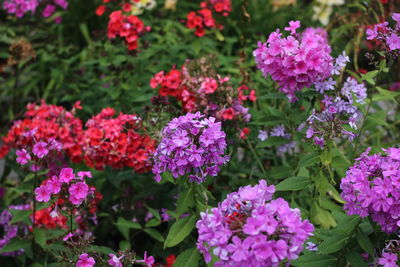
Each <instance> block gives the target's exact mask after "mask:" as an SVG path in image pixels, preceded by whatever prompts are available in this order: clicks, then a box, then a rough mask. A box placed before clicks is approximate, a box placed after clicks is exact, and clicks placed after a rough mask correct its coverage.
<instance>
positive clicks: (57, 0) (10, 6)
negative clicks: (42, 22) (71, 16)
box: [3, 0, 68, 23]
mask: <svg viewBox="0 0 400 267" xmlns="http://www.w3.org/2000/svg"><path fill="white" fill-rule="evenodd" d="M38 6H39V1H38V0H5V1H4V3H3V8H4V9H5V10H6V11H7V13H8V14H15V16H16V17H17V18H22V17H23V16H24V15H25V13H27V12H29V11H30V12H31V13H32V14H34V13H35V12H36V9H37V8H38ZM57 6H58V7H60V8H62V9H64V10H66V9H67V8H68V2H67V0H51V1H47V4H46V6H45V7H44V8H43V11H42V16H43V17H45V18H47V17H50V16H51V15H53V14H54V12H55V11H56V8H57ZM55 21H56V23H60V22H61V17H57V18H56V19H55Z"/></svg>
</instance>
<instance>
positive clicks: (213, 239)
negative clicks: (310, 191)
mask: <svg viewBox="0 0 400 267" xmlns="http://www.w3.org/2000/svg"><path fill="white" fill-rule="evenodd" d="M274 192H275V187H274V186H268V185H267V183H266V182H265V181H264V180H261V181H260V182H259V183H258V184H257V185H255V186H245V187H241V188H239V190H238V192H233V193H230V194H229V195H228V196H227V198H226V199H225V200H224V201H223V202H222V203H220V204H219V205H218V207H217V208H212V209H211V212H210V213H201V219H200V220H199V221H197V223H196V227H197V229H198V232H199V238H198V243H197V248H198V249H199V251H200V252H201V253H202V254H203V255H204V258H205V261H206V262H210V260H211V255H210V252H209V251H210V250H211V251H212V252H213V254H214V255H216V256H217V257H218V258H219V261H218V262H216V263H215V265H216V266H279V263H280V262H282V261H285V260H288V261H291V260H294V259H296V258H297V257H298V255H299V253H300V252H301V251H302V249H303V243H304V242H305V241H306V240H307V238H308V237H309V236H311V235H312V232H313V231H314V227H313V225H312V224H311V223H309V222H308V221H307V220H304V221H302V219H301V216H300V211H299V210H298V209H291V208H290V207H289V204H288V203H287V202H286V201H285V200H284V199H282V198H278V199H274V200H272V196H273V194H274Z"/></svg>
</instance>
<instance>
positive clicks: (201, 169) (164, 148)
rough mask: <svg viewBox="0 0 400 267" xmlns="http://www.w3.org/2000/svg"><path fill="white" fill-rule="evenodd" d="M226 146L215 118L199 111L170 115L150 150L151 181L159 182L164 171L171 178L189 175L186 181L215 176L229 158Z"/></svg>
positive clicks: (201, 180)
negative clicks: (151, 157) (160, 137)
mask: <svg viewBox="0 0 400 267" xmlns="http://www.w3.org/2000/svg"><path fill="white" fill-rule="evenodd" d="M226 146H227V145H226V141H225V133H224V132H223V131H222V130H221V122H216V121H215V118H213V117H209V118H205V116H204V115H201V114H200V112H197V113H195V114H193V113H188V114H186V115H185V116H180V117H178V118H174V119H173V120H172V121H171V122H169V123H168V125H167V126H166V127H165V128H164V129H163V131H162V140H161V142H160V144H159V145H158V147H157V150H156V152H155V153H154V166H153V173H154V175H155V180H156V181H157V182H159V181H160V180H161V173H163V172H166V171H169V172H171V173H172V175H173V177H174V178H178V177H179V176H183V175H186V174H189V180H190V181H192V182H193V181H195V182H197V183H202V182H204V181H205V179H206V177H207V176H217V174H218V172H219V168H220V166H221V165H223V164H225V163H226V162H228V160H229V157H228V156H226V155H225V149H226Z"/></svg>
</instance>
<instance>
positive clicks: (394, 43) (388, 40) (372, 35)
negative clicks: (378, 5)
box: [366, 13, 400, 51]
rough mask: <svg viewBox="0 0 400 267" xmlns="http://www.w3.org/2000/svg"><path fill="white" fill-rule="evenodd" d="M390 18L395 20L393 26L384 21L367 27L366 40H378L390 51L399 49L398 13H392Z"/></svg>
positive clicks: (399, 21) (399, 24) (399, 20)
mask: <svg viewBox="0 0 400 267" xmlns="http://www.w3.org/2000/svg"><path fill="white" fill-rule="evenodd" d="M392 19H393V20H394V21H396V25H395V27H394V28H391V27H390V26H389V23H388V22H387V21H385V22H383V23H380V24H376V25H374V26H373V28H369V29H367V31H366V33H367V40H377V41H380V42H382V43H383V44H386V47H387V48H388V50H390V51H393V50H398V49H400V13H393V15H392Z"/></svg>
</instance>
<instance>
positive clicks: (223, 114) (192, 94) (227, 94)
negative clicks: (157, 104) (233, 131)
mask: <svg viewBox="0 0 400 267" xmlns="http://www.w3.org/2000/svg"><path fill="white" fill-rule="evenodd" d="M214 64H215V63H214V62H213V59H212V58H211V57H206V58H201V59H199V60H188V61H187V62H186V63H185V64H184V65H183V66H182V68H181V70H178V69H175V68H174V69H172V70H171V71H170V72H168V73H164V71H161V72H159V73H157V74H156V75H154V77H153V78H152V79H151V80H150V86H151V87H152V88H157V87H159V88H160V89H159V94H160V95H161V96H171V97H174V98H175V99H176V100H178V101H179V102H180V103H181V104H182V106H183V109H184V110H185V111H187V112H196V111H201V112H202V113H204V114H207V115H209V116H213V117H215V118H217V119H218V120H242V121H244V122H248V121H250V118H251V115H250V114H249V111H248V108H245V107H244V106H243V103H244V102H245V101H247V100H249V101H252V102H254V101H256V99H257V97H256V94H255V90H252V89H250V88H249V87H248V86H246V85H241V86H239V87H238V88H237V90H234V89H233V87H232V85H231V84H230V83H229V80H230V78H229V77H221V75H219V74H218V73H216V71H215V67H214Z"/></svg>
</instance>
